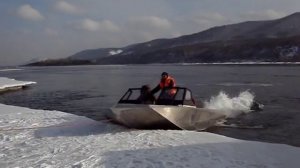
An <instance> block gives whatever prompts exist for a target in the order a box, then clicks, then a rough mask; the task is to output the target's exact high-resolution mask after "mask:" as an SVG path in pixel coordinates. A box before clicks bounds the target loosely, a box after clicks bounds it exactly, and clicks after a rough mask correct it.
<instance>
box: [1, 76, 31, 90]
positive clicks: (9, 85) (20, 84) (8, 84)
mask: <svg viewBox="0 0 300 168" xmlns="http://www.w3.org/2000/svg"><path fill="white" fill-rule="evenodd" d="M33 84H36V82H32V81H18V80H15V79H10V78H6V77H0V93H1V92H6V91H10V90H18V89H22V88H24V87H27V86H29V85H33Z"/></svg>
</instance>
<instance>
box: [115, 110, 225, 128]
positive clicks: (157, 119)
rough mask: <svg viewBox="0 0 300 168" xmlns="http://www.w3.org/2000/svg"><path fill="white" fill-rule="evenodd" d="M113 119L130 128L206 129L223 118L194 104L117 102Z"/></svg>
mask: <svg viewBox="0 0 300 168" xmlns="http://www.w3.org/2000/svg"><path fill="white" fill-rule="evenodd" d="M111 111H112V113H113V115H112V116H111V118H112V120H113V121H115V122H117V123H119V124H122V125H125V126H127V127H129V128H138V129H141V128H142V129H145V128H160V129H183V130H204V129H207V128H209V127H211V126H214V125H215V123H216V122H217V121H219V120H221V119H224V118H225V116H224V115H223V114H220V113H218V112H217V111H214V110H210V109H205V108H196V107H194V106H170V105H145V104H117V105H116V106H115V107H113V108H111Z"/></svg>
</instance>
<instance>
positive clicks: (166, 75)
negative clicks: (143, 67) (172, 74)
mask: <svg viewBox="0 0 300 168" xmlns="http://www.w3.org/2000/svg"><path fill="white" fill-rule="evenodd" d="M168 76H169V74H168V73H167V72H163V73H161V78H162V79H166V78H167V77H168Z"/></svg>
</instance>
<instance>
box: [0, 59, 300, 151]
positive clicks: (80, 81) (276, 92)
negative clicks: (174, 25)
mask: <svg viewBox="0 0 300 168" xmlns="http://www.w3.org/2000/svg"><path fill="white" fill-rule="evenodd" d="M163 71H166V72H169V74H171V75H172V76H173V77H174V78H175V79H176V83H177V85H178V86H185V87H188V88H190V89H191V90H192V91H193V96H194V97H195V99H196V100H197V101H202V102H204V101H209V100H211V98H212V97H214V96H217V95H220V92H223V93H224V94H225V95H226V96H228V98H229V100H232V98H234V97H237V96H238V95H239V94H240V93H242V92H245V91H248V92H250V93H252V94H253V95H255V100H256V101H258V102H259V103H262V104H264V110H263V111H259V112H251V113H247V114H242V115H240V116H238V117H235V118H232V119H229V120H228V123H234V124H237V125H243V126H247V127H248V126H249V127H255V128H256V126H259V128H256V129H249V128H248V129H240V128H216V129H213V130H210V131H212V132H214V133H218V134H221V135H226V136H229V137H234V138H239V139H247V140H256V141H265V142H275V143H284V144H290V145H295V146H300V124H299V123H300V87H299V86H300V66H297V65H293V66H292V65H106V66H103V65H94V66H66V67H24V68H22V70H18V71H0V76H1V77H9V78H14V79H17V80H25V81H35V82H37V84H36V85H33V86H32V87H30V88H29V89H26V90H23V91H18V92H9V93H6V94H2V95H0V103H3V104H9V105H16V106H23V107H29V108H34V109H47V110H59V111H65V112H69V113H73V114H77V115H84V116H87V117H90V118H93V119H98V120H101V119H103V118H104V116H105V114H107V113H108V109H109V108H110V107H111V106H113V105H114V104H115V103H116V102H117V101H118V100H119V99H120V97H121V96H122V95H123V94H124V93H125V91H126V90H127V89H128V88H129V87H140V86H141V85H144V84H149V85H150V86H151V87H155V86H156V85H157V84H158V82H159V79H160V74H161V72H163ZM220 101H224V104H226V103H227V102H226V101H228V100H227V99H224V100H220Z"/></svg>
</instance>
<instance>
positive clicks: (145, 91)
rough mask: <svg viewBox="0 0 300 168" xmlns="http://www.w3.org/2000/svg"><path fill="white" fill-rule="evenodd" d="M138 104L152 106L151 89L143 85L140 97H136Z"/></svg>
mask: <svg viewBox="0 0 300 168" xmlns="http://www.w3.org/2000/svg"><path fill="white" fill-rule="evenodd" d="M138 102H139V103H141V104H154V103H155V97H154V95H153V94H152V93H151V89H150V87H149V86H148V85H143V86H142V88H141V95H140V96H139V97H138Z"/></svg>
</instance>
